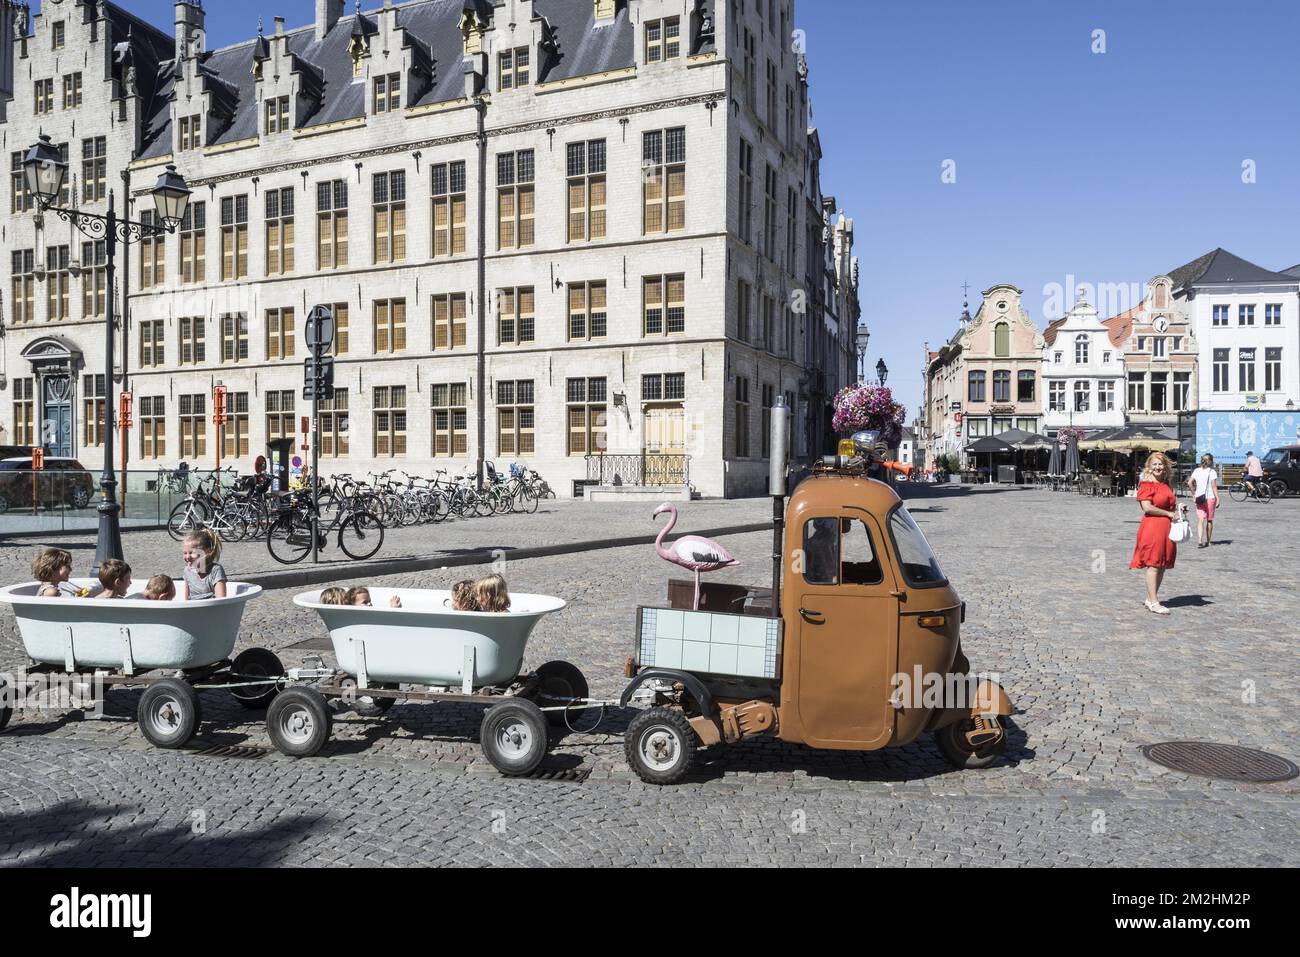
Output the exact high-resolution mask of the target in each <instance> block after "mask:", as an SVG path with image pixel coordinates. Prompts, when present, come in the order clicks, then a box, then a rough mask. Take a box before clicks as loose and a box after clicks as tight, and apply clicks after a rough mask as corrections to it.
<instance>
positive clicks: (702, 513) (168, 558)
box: [0, 499, 772, 582]
mask: <svg viewBox="0 0 1300 957" xmlns="http://www.w3.org/2000/svg"><path fill="white" fill-rule="evenodd" d="M654 507H655V503H652V502H627V503H625V502H616V503H594V502H586V501H581V500H574V499H548V500H547V501H545V502H543V503H540V504H539V505H538V508H537V511H536V512H534V513H532V514H508V515H490V516H487V517H476V518H452V519H448V520H447V521H444V522H440V523H438V524H436V525H416V526H411V527H408V528H390V529H385V531H384V545H383V547H382V548H381V549H380V550H379V552H378V553H377V554H376V555H375V556H374V558H373V559H372V561H384V560H401V559H406V558H413V557H430V558H434V557H438V556H445V557H447V558H455V557H456V556H459V555H463V554H465V553H466V552H482V551H483V550H484V549H488V550H490V549H498V548H499V549H501V550H502V551H503V552H504V553H505V554H506V555H507V556H508V555H509V553H510V552H511V551H512V550H515V549H520V548H532V547H537V546H543V545H563V544H566V543H570V542H582V541H587V540H591V539H598V538H626V537H629V536H636V535H656V534H658V531H659V528H661V527H662V526H663V525H664V524H665V523H666V522H667V519H665V518H660V519H659V524H658V525H656V524H655V521H654V519H653V518H652V513H653V512H654ZM771 517H772V504H771V500H770V499H742V500H738V501H730V502H729V501H724V500H721V499H708V500H702V501H698V502H691V503H690V504H689V505H686V506H685V507H684V508H683V509H682V514H681V517H680V522H679V524H678V526H677V531H676V533H675V534H681V533H685V532H691V531H697V530H700V529H706V528H723V527H731V526H737V525H752V524H756V523H761V522H765V521H770V520H771ZM337 538H338V536H337V535H334V536H331V537H330V538H329V540H328V544H327V547H326V548H324V549H322V550H321V552H320V558H321V563H322V564H324V565H330V566H337V567H338V568H339V570H340V572H339V573H340V574H343V575H346V574H348V572H347V569H348V566H349V565H350V564H351V562H350V561H349V559H348V557H347V556H346V555H344V554H343V552H342V551H340V550H339V548H338V546H337ZM46 546H53V547H56V548H64V549H67V550H68V551H70V552H71V553H72V557H73V561H74V562H75V563H76V568H75V569H74V570H73V574H74V576H80V575H88V574H90V567H91V565H92V564H93V563H94V559H95V533H94V532H93V531H92V532H87V533H85V534H78V535H71V534H70V535H58V536H53V535H52V536H50V537H49V539H48V540H42V539H39V538H34V537H32V538H17V539H8V540H6V539H5V538H4V536H3V534H2V533H0V581H6V582H12V581H28V580H30V579H31V577H32V576H31V565H32V559H33V558H35V557H36V555H38V554H39V553H40V551H41V549H42V548H44V547H46ZM122 550H123V552H124V554H125V555H126V560H127V561H128V562H129V563H130V565H131V568H132V571H133V573H134V575H135V576H136V577H141V576H143V577H145V578H148V577H149V576H150V575H154V574H160V573H166V574H170V575H172V576H173V577H176V578H179V577H180V574H181V546H180V543H179V542H176V541H173V540H172V538H171V536H169V535H168V534H167V532H166V531H164V530H162V529H151V530H147V531H145V530H140V531H127V532H125V533H124V534H123V536H122ZM222 562H223V563H224V564H225V566H226V569H227V571H228V572H229V573H230V574H231V575H232V576H235V575H244V576H249V575H259V574H263V573H266V572H283V571H287V570H291V569H304V568H308V567H310V563H309V562H306V561H304V562H303V563H302V564H300V565H281V564H280V563H278V562H277V561H275V559H273V558H272V557H271V555H270V553H269V552H268V551H267V548H266V538H265V536H263V537H262V538H260V539H256V540H247V541H242V542H227V543H225V546H224V548H223V549H222Z"/></svg>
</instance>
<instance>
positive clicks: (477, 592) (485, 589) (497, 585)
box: [474, 575, 510, 611]
mask: <svg viewBox="0 0 1300 957" xmlns="http://www.w3.org/2000/svg"><path fill="white" fill-rule="evenodd" d="M474 600H475V602H476V603H477V604H478V610H479V611H509V610H510V593H509V592H508V591H507V590H506V580H505V579H504V578H503V577H501V576H500V575H488V576H487V577H486V578H480V579H479V580H478V581H476V582H475V583H474Z"/></svg>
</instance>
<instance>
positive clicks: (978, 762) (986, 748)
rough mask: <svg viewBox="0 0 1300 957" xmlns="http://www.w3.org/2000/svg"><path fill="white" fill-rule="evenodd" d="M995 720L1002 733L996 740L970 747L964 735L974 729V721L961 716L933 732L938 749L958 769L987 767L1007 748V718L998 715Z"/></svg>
mask: <svg viewBox="0 0 1300 957" xmlns="http://www.w3.org/2000/svg"><path fill="white" fill-rule="evenodd" d="M997 720H998V725H999V726H1000V728H1001V730H1002V733H1001V734H1000V735H998V737H997V738H996V740H994V741H992V742H991V743H989V744H985V745H983V746H981V747H978V748H976V747H972V746H971V743H970V741H969V740H968V739H967V737H966V735H967V732H969V731H972V730H974V727H975V722H974V720H973V719H971V718H963V719H962V720H961V721H956V722H954V723H952V724H950V725H948V726H947V727H944V728H939V729H938V730H937V731H935V732H934V740H935V743H936V744H938V745H939V750H940V751H941V752H943V756H944V758H946V759H947V761H948V763H949V764H951V765H952V766H953V767H954V768H957V769H958V770H959V771H974V770H979V769H980V768H987V767H989V766H990V765H992V764H993V763H995V762H996V761H997V759H998V758H1000V757H1002V753H1003V752H1004V751H1006V749H1007V719H1006V718H1003V717H1001V716H999V717H998V719H997Z"/></svg>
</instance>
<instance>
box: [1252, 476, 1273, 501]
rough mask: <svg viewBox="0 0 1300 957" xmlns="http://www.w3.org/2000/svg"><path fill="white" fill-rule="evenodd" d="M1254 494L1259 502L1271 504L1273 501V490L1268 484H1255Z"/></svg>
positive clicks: (1262, 482)
mask: <svg viewBox="0 0 1300 957" xmlns="http://www.w3.org/2000/svg"><path fill="white" fill-rule="evenodd" d="M1255 494H1256V495H1258V496H1259V500H1260V501H1261V502H1271V501H1272V500H1273V489H1272V487H1271V486H1270V485H1269V483H1268V482H1265V481H1259V482H1256V483H1255Z"/></svg>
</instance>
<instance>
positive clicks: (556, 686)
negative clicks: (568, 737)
mask: <svg viewBox="0 0 1300 957" xmlns="http://www.w3.org/2000/svg"><path fill="white" fill-rule="evenodd" d="M537 677H538V679H540V680H539V682H538V685H539V687H538V695H539V696H540V697H542V700H541V702H540V703H541V704H542V706H543V707H556V706H558V705H569V706H568V707H566V708H565V709H564V710H563V711H547V712H545V714H546V720H547V721H549V722H550V723H551V724H552V725H554V726H555V727H557V728H567V727H569V726H570V724H571V723H572V722H573V721H574V719H576V718H577V716H578V715H580V714H582V712H584V711H585V710H587V705H586V703H585V701H586V698H587V695H588V689H587V679H586V678H585V677H584V676H583V674H582V672H581V671H579V670H578V667H577V666H576V665H571V664H569V662H567V661H548V662H547V663H546V664H544V665H542V666H541V667H540V668H538V669H537ZM574 699H579V700H581V701H583V703H582V704H575V705H570V704H569V703H570V702H571V701H573V700H574Z"/></svg>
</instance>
